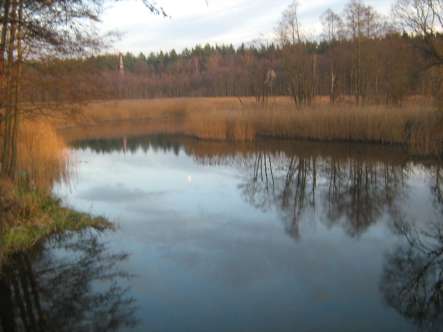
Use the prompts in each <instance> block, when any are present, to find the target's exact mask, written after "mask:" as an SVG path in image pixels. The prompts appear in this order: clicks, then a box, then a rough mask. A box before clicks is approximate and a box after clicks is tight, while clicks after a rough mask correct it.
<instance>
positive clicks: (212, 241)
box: [54, 149, 437, 331]
mask: <svg viewBox="0 0 443 332" xmlns="http://www.w3.org/2000/svg"><path fill="white" fill-rule="evenodd" d="M75 153H76V154H77V159H78V160H79V161H80V162H79V164H78V170H77V172H76V177H75V179H74V180H73V185H72V187H71V188H69V187H67V186H64V185H59V186H57V187H56V188H55V189H54V190H55V192H56V193H57V195H59V196H60V197H62V198H63V200H64V202H65V203H66V204H68V205H70V206H73V207H75V208H77V209H80V210H82V211H86V212H92V213H94V214H100V215H104V216H106V217H108V218H110V219H112V220H114V221H116V222H117V223H118V224H119V225H120V229H119V230H118V231H117V232H116V233H114V234H111V235H109V239H108V240H109V241H110V245H111V246H112V247H114V248H116V249H119V250H120V249H123V250H125V251H127V252H129V253H130V255H131V256H130V258H129V261H128V262H127V263H126V264H127V266H126V267H127V269H128V270H129V272H131V273H135V274H136V275H137V277H136V278H135V279H134V280H132V288H131V291H132V292H133V296H134V297H135V298H136V300H137V303H138V310H139V311H138V318H139V319H140V320H141V325H139V326H138V328H139V329H140V330H141V331H146V330H151V331H208V330H209V331H271V330H272V331H317V330H319V331H324V330H328V331H407V330H408V329H411V330H413V328H412V326H411V325H409V323H408V322H406V321H405V320H403V318H402V317H401V316H400V315H399V314H398V313H396V312H395V311H394V310H393V309H391V308H390V307H388V306H387V305H386V304H385V302H384V300H383V296H382V294H380V291H379V282H380V275H381V273H382V267H383V262H384V257H385V253H386V252H387V251H388V250H390V249H391V248H392V247H393V246H394V245H395V244H396V243H398V241H399V239H398V238H397V237H396V236H394V235H393V233H392V229H391V228H392V227H391V226H390V223H391V215H390V214H389V213H387V211H382V213H381V214H380V216H379V217H378V219H377V220H376V222H375V223H373V224H372V225H370V226H369V227H368V228H367V230H366V231H364V232H362V233H361V234H360V235H358V236H355V237H351V236H349V234H348V233H347V232H346V231H345V228H346V227H345V226H343V225H344V224H346V222H347V220H346V217H344V216H341V217H340V218H339V220H338V221H336V223H334V224H333V225H332V224H331V223H330V222H328V220H325V218H327V213H326V212H325V211H326V204H327V202H325V198H324V197H323V196H321V195H322V194H321V192H322V191H324V190H323V189H325V188H326V187H327V186H328V183H327V181H326V180H325V179H324V178H319V179H318V182H317V185H318V187H319V189H317V192H318V194H317V203H316V208H315V209H307V210H306V213H303V214H302V221H301V222H300V229H301V231H300V233H301V236H300V238H299V239H297V240H294V239H293V238H291V237H290V236H289V235H288V233H287V231H286V229H285V227H286V226H285V223H284V222H282V220H281V217H282V215H281V211H279V209H278V207H277V206H273V207H272V208H270V209H267V210H266V211H264V210H260V209H257V208H255V207H253V206H252V205H251V204H248V203H247V202H246V200H245V199H244V197H243V196H242V192H241V190H240V188H241V187H242V183H243V182H244V179H245V178H246V177H248V175H247V174H246V173H247V172H248V170H247V169H245V168H238V167H236V166H234V165H231V166H230V165H224V166H208V165H204V164H202V163H199V162H197V161H195V158H193V157H192V156H189V155H187V154H185V153H184V152H183V151H180V152H179V154H178V155H176V154H174V152H173V151H162V150H160V149H159V150H157V151H154V150H152V149H150V150H148V151H147V152H144V151H142V150H141V149H138V150H136V151H135V152H134V153H130V154H123V153H122V152H115V151H114V152H110V153H105V154H98V153H95V152H93V151H92V150H90V149H85V150H77V151H76V152H75ZM430 181H431V180H430V179H429V176H428V173H427V172H425V171H417V172H415V173H413V175H410V176H409V177H408V180H407V181H406V186H405V188H406V190H405V194H404V195H403V196H401V198H398V199H400V200H401V202H400V204H401V207H402V209H401V212H402V214H404V215H406V216H407V217H408V218H409V219H411V221H414V220H418V219H419V218H427V219H433V218H434V217H432V216H431V215H432V213H434V212H431V211H433V208H432V198H431V196H430V191H429V182H430ZM322 188H323V189H322ZM435 216H437V214H436V215H435Z"/></svg>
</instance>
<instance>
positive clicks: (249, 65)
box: [24, 0, 442, 107]
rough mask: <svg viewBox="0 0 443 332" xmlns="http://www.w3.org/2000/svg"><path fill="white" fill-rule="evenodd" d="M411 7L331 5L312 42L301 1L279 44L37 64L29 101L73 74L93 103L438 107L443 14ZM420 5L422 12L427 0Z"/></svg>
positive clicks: (280, 29)
mask: <svg viewBox="0 0 443 332" xmlns="http://www.w3.org/2000/svg"><path fill="white" fill-rule="evenodd" d="M408 3H409V2H408V1H400V2H399V3H398V5H397V7H396V9H395V10H394V12H393V13H392V15H391V16H384V15H382V14H380V13H379V12H377V11H376V10H375V9H374V8H373V7H371V6H368V5H365V4H364V2H361V1H355V0H353V1H350V2H348V4H347V5H346V6H345V7H344V8H343V11H342V12H341V13H340V14H338V13H335V12H333V11H332V10H330V9H328V10H326V11H325V12H324V13H323V14H322V15H321V16H320V17H319V19H320V20H321V23H322V27H323V33H322V34H321V35H320V36H318V37H316V38H311V39H310V38H308V37H306V36H305V34H304V29H303V27H302V26H301V24H300V23H299V22H300V20H299V17H298V11H299V6H298V5H297V2H294V3H292V4H291V5H290V6H289V7H288V8H287V10H286V11H285V12H284V13H283V14H282V17H281V19H280V22H279V24H278V26H277V27H276V37H275V38H274V39H273V40H258V41H255V42H250V43H247V44H245V43H243V44H241V45H239V46H233V45H232V44H231V45H211V44H206V45H197V46H194V47H192V48H190V49H188V48H186V49H184V50H182V51H178V52H177V51H176V50H170V51H160V52H157V53H150V54H143V53H139V54H132V53H126V54H122V60H123V66H124V69H123V71H122V70H119V65H120V64H119V60H120V56H119V54H109V53H108V54H98V55H94V56H90V57H81V58H74V59H58V60H55V59H54V60H51V61H49V62H45V63H42V62H30V63H28V64H27V66H26V70H25V73H24V75H28V76H29V79H28V81H33V80H35V77H38V78H39V79H40V80H42V82H39V83H40V84H38V85H35V84H31V86H30V87H29V90H27V91H26V93H24V96H26V98H27V99H28V98H29V99H30V100H32V101H40V100H43V101H47V100H58V99H60V100H63V99H64V98H68V96H67V91H65V90H66V89H64V86H63V85H60V81H63V80H70V79H72V77H71V78H68V77H60V76H65V75H68V76H71V75H73V76H75V77H76V79H75V81H77V82H81V83H82V87H83V89H84V90H87V91H88V93H89V94H90V97H94V98H96V99H119V98H120V99H126V98H162V97H227V96H228V97H232V96H235V97H245V96H250V97H255V98H256V99H257V101H258V102H264V101H265V100H266V98H268V97H269V96H290V97H291V98H292V99H293V101H294V105H295V106H297V107H300V106H304V105H309V104H311V102H312V101H313V99H314V98H315V97H317V96H327V97H329V100H330V102H331V103H335V102H340V101H343V100H348V101H349V100H350V98H352V99H351V100H352V101H354V102H355V103H356V104H387V105H400V104H401V103H402V102H404V100H405V99H406V98H408V97H412V96H427V97H429V98H433V99H434V101H435V103H436V104H437V105H439V104H440V103H441V98H442V97H441V95H442V82H441V80H442V75H441V74H442V73H441V68H440V64H441V61H442V35H441V34H440V30H439V29H434V27H435V26H436V25H438V20H439V16H437V15H440V14H441V13H439V12H437V11H436V12H435V13H434V14H433V15H434V18H429V17H430V16H429V15H428V16H427V17H423V18H422V19H423V20H425V22H418V21H417V22H415V21H414V17H410V16H409V15H412V14H413V12H411V11H410V8H408ZM411 3H412V2H411ZM416 3H417V6H420V3H422V5H423V6H425V5H426V3H427V1H421V2H416ZM394 15H395V16H394ZM394 17H396V19H394ZM426 20H428V21H426ZM414 22H415V23H414ZM411 25H412V26H411ZM61 73H63V75H62V74H61ZM79 73H81V75H82V78H77V77H78V75H79ZM66 84H67V83H66ZM51 87H52V88H51ZM82 87H80V86H79V87H77V88H76V89H81V88H82ZM91 87H94V88H93V89H91ZM68 91H69V90H68ZM71 93H73V91H71ZM77 94H80V95H84V94H85V92H84V91H83V93H81V92H80V91H78V92H77Z"/></svg>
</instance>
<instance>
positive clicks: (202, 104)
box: [58, 97, 443, 155]
mask: <svg viewBox="0 0 443 332" xmlns="http://www.w3.org/2000/svg"><path fill="white" fill-rule="evenodd" d="M58 126H59V128H60V129H61V132H62V133H63V134H64V136H65V137H66V139H67V140H77V139H81V138H99V137H119V136H130V135H140V134H159V133H170V134H183V135H188V136H193V137H197V138H200V139H211V140H229V141H254V140H255V139H256V138H257V137H273V138H285V139H306V140H321V141H346V142H366V143H378V144H389V145H392V144H395V145H402V146H405V147H407V148H408V149H409V151H410V152H411V153H414V154H419V155H439V154H441V153H442V151H443V114H441V113H439V112H437V111H435V110H434V109H433V108H432V106H431V105H430V104H429V103H427V102H425V101H424V100H423V99H420V98H415V99H414V100H411V101H408V102H407V103H406V105H404V106H402V107H386V106H361V107H358V106H356V105H353V104H352V103H349V102H345V103H340V104H336V105H330V104H328V103H327V102H326V100H325V99H324V98H322V99H318V100H317V101H316V102H315V103H314V104H313V105H312V106H310V107H307V108H302V109H296V108H294V106H293V104H292V101H291V100H290V99H289V98H285V97H278V98H273V99H270V100H269V102H268V104H267V105H266V107H263V106H261V105H257V104H256V103H255V99H254V98H179V99H153V100H126V101H111V102H97V103H93V104H90V105H88V106H87V107H85V109H84V110H83V112H82V116H81V117H80V118H79V119H77V121H76V122H65V123H63V124H58Z"/></svg>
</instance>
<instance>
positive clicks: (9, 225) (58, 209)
mask: <svg viewBox="0 0 443 332" xmlns="http://www.w3.org/2000/svg"><path fill="white" fill-rule="evenodd" d="M1 185H2V184H1V183H0V186H1ZM8 191H9V192H8V193H5V190H4V189H3V190H0V195H3V198H4V197H5V196H7V201H8V203H7V204H3V211H0V213H2V214H3V215H5V216H8V219H7V220H2V221H0V222H1V223H2V224H0V227H1V230H0V266H1V264H2V262H4V260H6V259H7V258H8V257H9V256H10V255H12V254H14V253H16V252H20V251H25V250H29V249H32V248H33V247H35V246H36V245H38V244H39V243H41V242H42V241H44V240H45V239H47V238H48V237H50V236H52V235H55V234H61V233H65V232H69V231H74V232H75V231H82V230H85V229H88V228H92V229H96V230H99V231H103V230H106V229H113V225H112V223H110V222H109V221H107V220H106V219H104V218H102V217H92V216H90V215H88V214H85V213H80V212H76V211H73V210H71V209H68V208H65V207H63V206H62V205H61V202H60V201H59V200H57V199H55V198H53V197H52V196H51V195H49V194H46V193H42V192H37V191H24V190H18V189H17V188H16V187H13V189H12V191H13V192H11V189H8ZM3 201H5V200H3ZM1 207H2V206H1V205H0V208H1ZM6 209H8V211H5V210H6Z"/></svg>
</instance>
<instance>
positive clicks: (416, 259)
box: [381, 220, 443, 331]
mask: <svg viewBox="0 0 443 332" xmlns="http://www.w3.org/2000/svg"><path fill="white" fill-rule="evenodd" d="M395 227H396V230H397V231H398V233H399V234H401V235H402V236H403V237H404V239H405V244H402V245H399V246H398V247H397V248H396V249H395V250H393V251H392V252H391V253H390V254H389V255H388V256H387V259H386V262H385V267H384V272H383V277H382V280H381V290H382V292H383V294H384V297H385V299H386V302H387V303H388V304H389V305H391V306H392V307H393V308H395V309H396V310H397V311H398V312H399V313H401V314H402V315H403V316H405V317H406V318H408V319H410V320H412V321H414V322H415V323H416V324H417V326H418V327H419V329H420V330H422V331H443V221H442V220H440V221H439V222H432V223H430V224H428V225H427V227H416V226H412V225H410V224H408V223H406V222H403V221H402V222H398V223H396V226H395Z"/></svg>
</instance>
